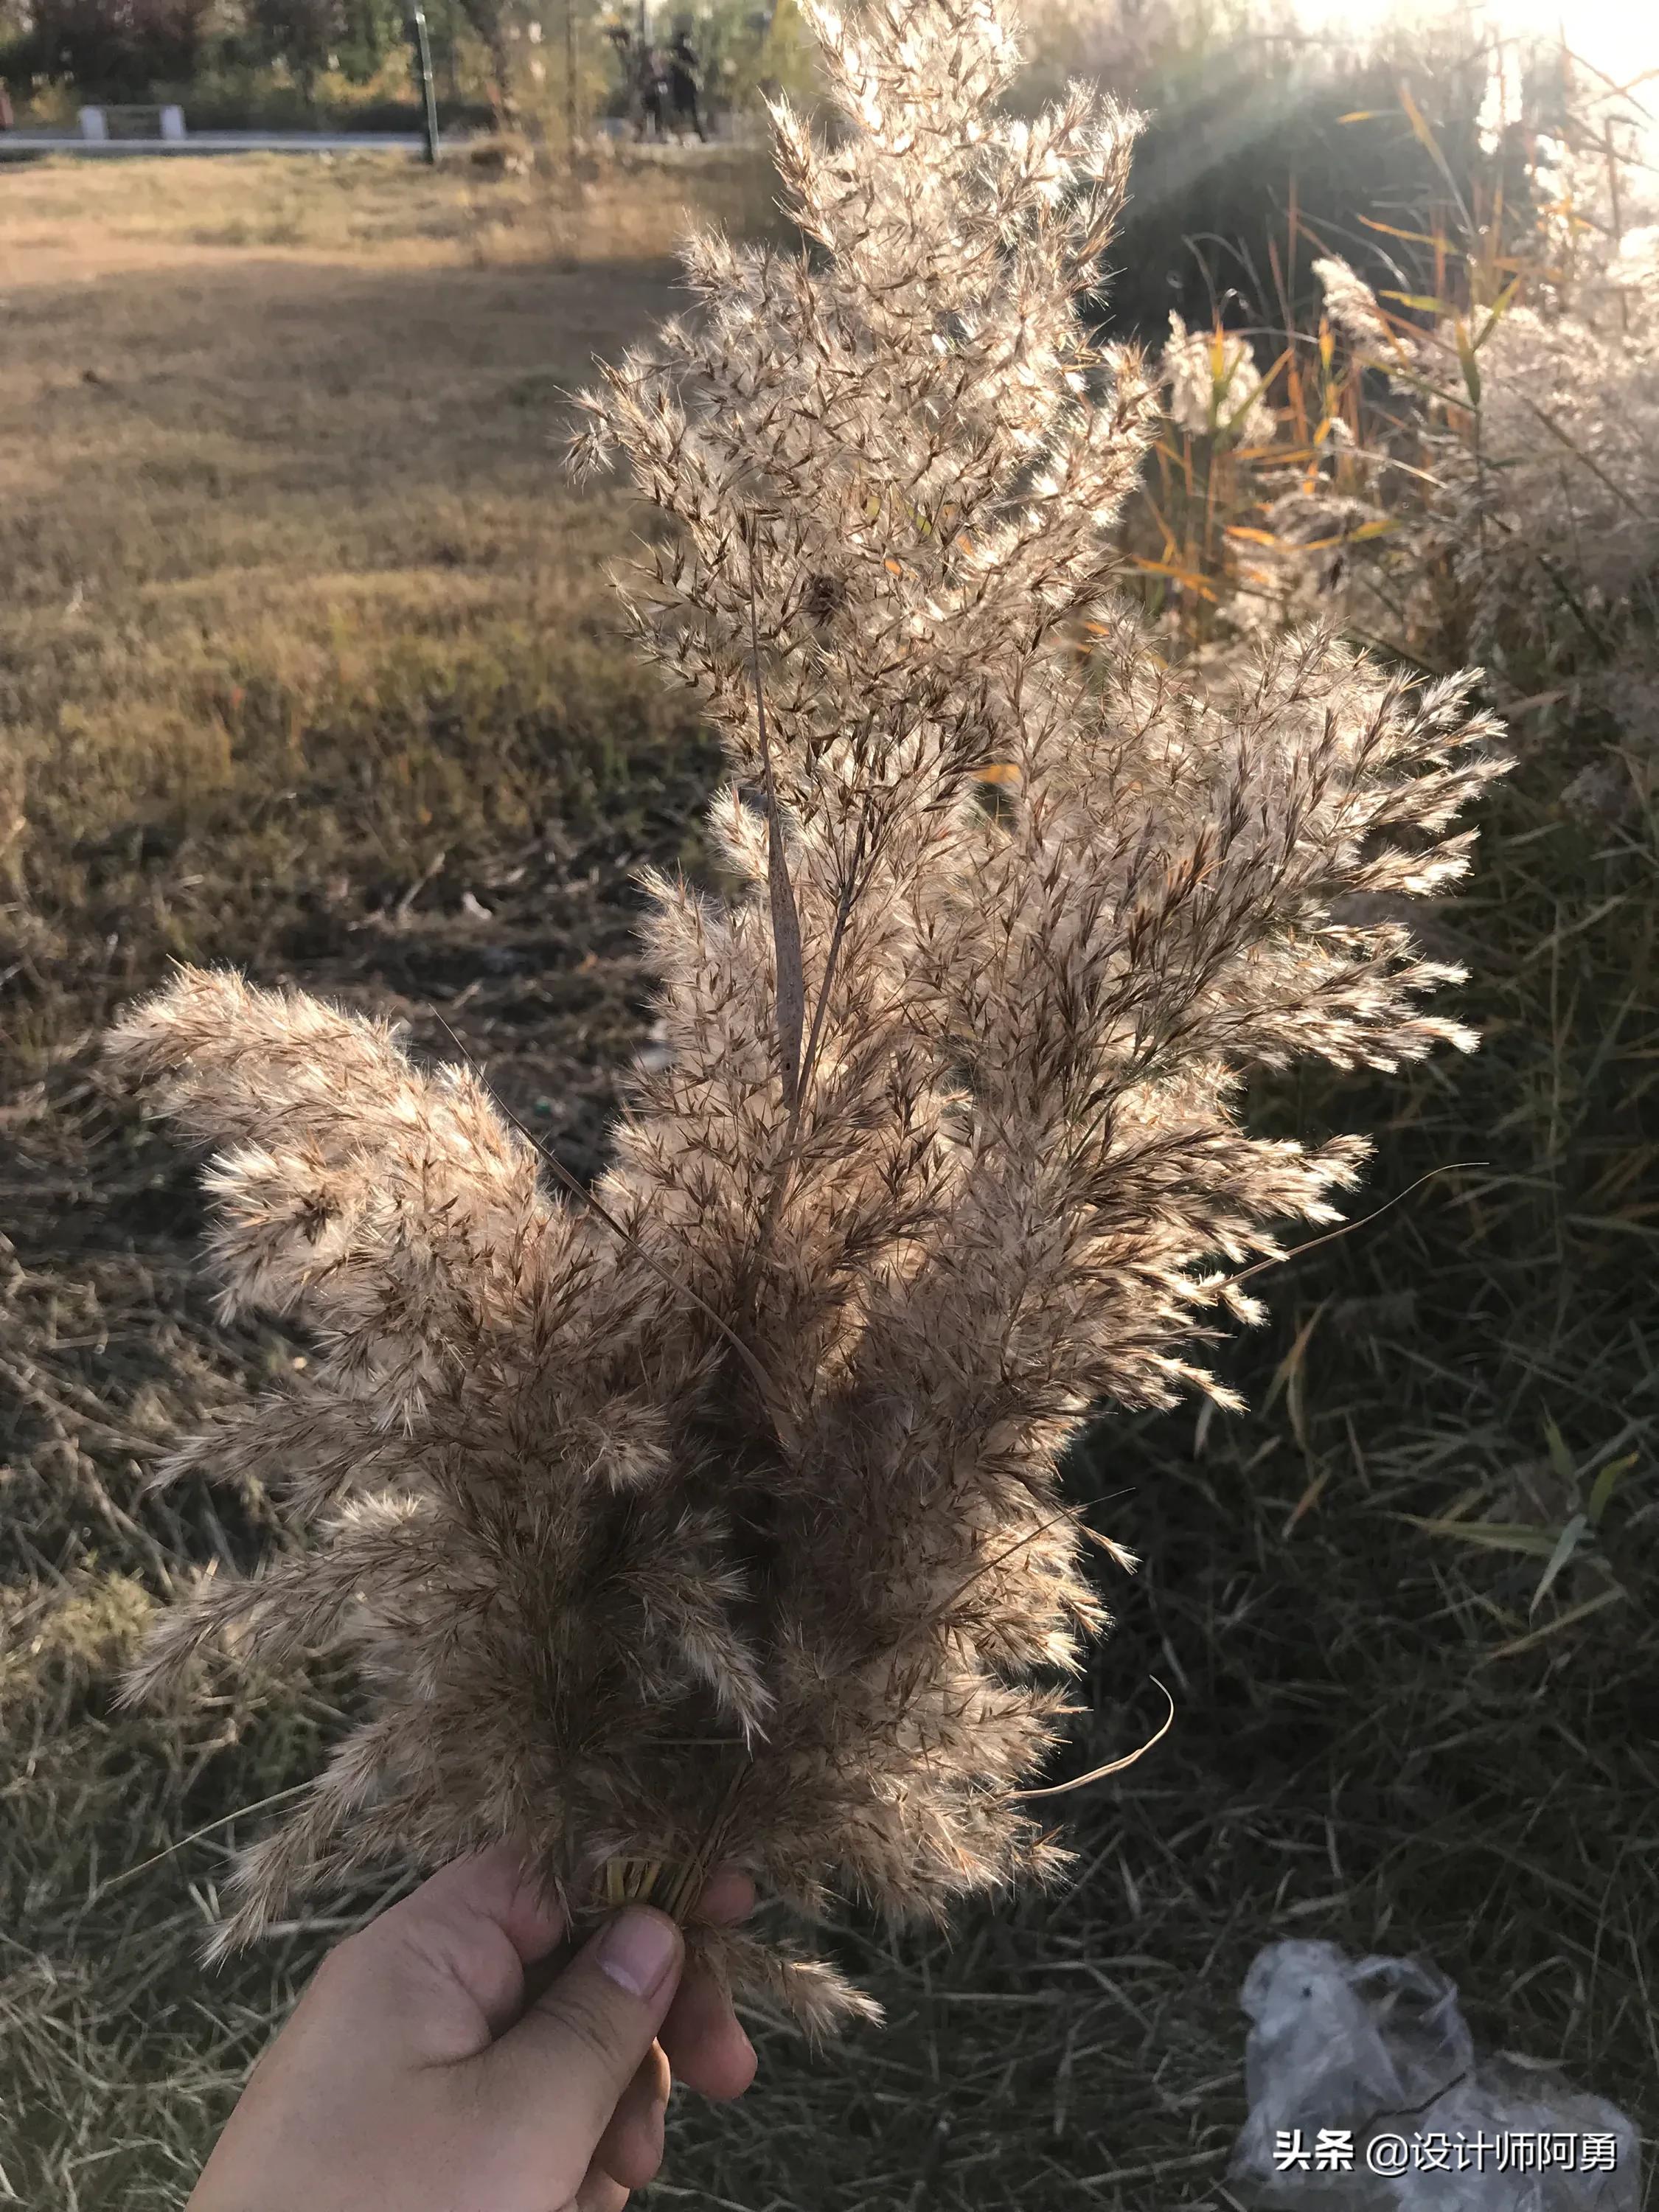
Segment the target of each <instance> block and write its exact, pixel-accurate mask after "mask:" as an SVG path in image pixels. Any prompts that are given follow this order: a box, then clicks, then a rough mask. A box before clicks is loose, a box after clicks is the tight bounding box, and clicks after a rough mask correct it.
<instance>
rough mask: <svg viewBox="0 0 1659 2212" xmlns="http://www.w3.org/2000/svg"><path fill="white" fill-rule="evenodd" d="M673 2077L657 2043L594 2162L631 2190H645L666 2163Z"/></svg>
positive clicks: (620, 2105) (626, 2094)
mask: <svg viewBox="0 0 1659 2212" xmlns="http://www.w3.org/2000/svg"><path fill="white" fill-rule="evenodd" d="M670 2086H671V2077H670V2075H669V2071H668V2059H667V2057H666V2055H665V2052H664V2051H663V2047H662V2045H661V2044H660V2043H653V2045H652V2046H651V2048H650V2050H649V2051H647V2052H646V2054H645V2057H643V2058H642V2059H641V2062H640V2069H639V2071H638V2073H637V2074H635V2076H634V2078H633V2080H632V2081H630V2082H629V2085H628V2087H627V2088H625V2089H624V2090H623V2093H622V2096H621V2098H620V2099H619V2100H618V2102H617V2109H616V2111H615V2112H613V2113H612V2114H611V2124H610V2126H609V2127H608V2128H607V2129H606V2130H605V2133H604V2134H603V2135H602V2136H600V2138H599V2148H598V2149H597V2150H596V2151H595V2152H594V2154H593V2162H594V2164H595V2165H596V2166H602V2167H603V2168H604V2169H605V2172H607V2173H609V2174H611V2175H614V2176H615V2178H616V2179H617V2180H618V2181H620V2182H622V2183H623V2184H624V2185H626V2186H627V2187H628V2188H629V2189H643V2188H644V2187H645V2186H646V2185H647V2183H648V2182H650V2181H652V2180H653V2179H654V2178H655V2176H656V2172H657V2168H658V2167H659V2166H660V2165H661V2164H662V2154H663V2134H664V2128H665V2124H666V2120H667V2117H668V2092H669V2087H670Z"/></svg>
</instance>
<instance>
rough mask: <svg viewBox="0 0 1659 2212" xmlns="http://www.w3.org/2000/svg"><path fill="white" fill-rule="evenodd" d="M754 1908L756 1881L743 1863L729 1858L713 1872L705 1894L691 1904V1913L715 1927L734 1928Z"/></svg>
mask: <svg viewBox="0 0 1659 2212" xmlns="http://www.w3.org/2000/svg"><path fill="white" fill-rule="evenodd" d="M754 1909H755V1885H754V1883H753V1882H752V1881H750V1878H749V1876H748V1875H746V1874H744V1871H743V1869H742V1868H741V1867H735V1866H733V1865H732V1864H731V1863H730V1862H729V1861H725V1862H723V1863H721V1864H720V1865H719V1866H717V1867H716V1868H715V1869H714V1872H713V1873H712V1874H711V1875H709V1877H708V1882H707V1883H706V1884H705V1886H704V1888H703V1892H702V1896H701V1897H699V1898H698V1899H697V1901H696V1905H693V1906H692V1908H691V1917H692V1919H693V1920H702V1921H707V1922H708V1924H709V1925H710V1926H711V1927H714V1928H730V1927H732V1925H733V1924H734V1923H736V1922H738V1921H739V1920H746V1919H747V1918H748V1917H749V1915H750V1913H751V1912H752V1911H754Z"/></svg>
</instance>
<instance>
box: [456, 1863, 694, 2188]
mask: <svg viewBox="0 0 1659 2212" xmlns="http://www.w3.org/2000/svg"><path fill="white" fill-rule="evenodd" d="M684 1962H685V1944H684V1938H683V1936H681V1934H680V1931H679V1929H678V1927H677V1926H676V1925H675V1923H673V1921H671V1919H670V1918H669V1917H668V1916H667V1914H666V1913H664V1912H656V1911H651V1910H649V1909H648V1908H647V1907H646V1906H643V1905H636V1906H631V1907H629V1910H628V1911H625V1912H619V1913H618V1914H617V1916H616V1917H615V1918H614V1919H612V1920H610V1921H608V1922H607V1923H605V1926H604V1927H603V1928H602V1929H599V1933H598V1934H597V1935H596V1936H593V1937H592V1939H591V1941H589V1942H587V1943H586V1944H585V1945H584V1946H583V1948H581V1949H580V1951H579V1952H578V1953H577V1954H576V1955H575V1957H574V1959H573V1960H571V1962H570V1964H569V1966H567V1967H566V1968H565V1970H564V1972H562V1974H560V1975H559V1976H558V1978H556V1980H555V1981H554V1982H552V1983H551V1984H550V1985H549V1987H548V1988H547V1990H545V1992H544V1994H543V1995H542V1996H539V1997H538V1998H537V1999H536V2001H535V2002H534V2003H533V2004H532V2005H531V2007H530V2008H529V2009H528V2010H527V2011H526V2013H525V2015H524V2016H523V2017H522V2019H520V2020H519V2021H516V2022H515V2023H514V2025H513V2027H510V2028H508V2030H507V2033H506V2034H505V2035H502V2036H501V2037H498V2039H496V2040H495V2042H494V2043H493V2044H491V2045H490V2046H489V2049H488V2050H487V2051H481V2052H480V2053H479V2055H478V2057H477V2059H476V2060H475V2061H474V2062H473V2063H474V2064H475V2066H476V2067H477V2075H478V2080H479V2083H480V2095H481V2101H482V2102H483V2104H484V2105H485V2106H486V2107H487V2108H488V2109H489V2111H490V2112H491V2113H492V2114H493V2116H494V2117H495V2119H496V2120H497V2122H498V2123H499V2124H500V2125H501V2126H502V2127H503V2128H504V2129H505V2130H507V2131H508V2132H509V2133H510V2135H512V2136H515V2137H517V2138H518V2139H519V2140H520V2142H523V2143H524V2146H525V2148H526V2151H527V2152H530V2153H531V2154H532V2155H534V2156H538V2157H539V2158H540V2159H541V2160H544V2164H543V2165H542V2166H541V2174H542V2178H543V2179H544V2180H550V2179H553V2177H554V2176H555V2175H557V2176H559V2177H561V2178H562V2179H565V2180H567V2181H568V2193H569V2194H570V2195H571V2196H573V2197H574V2194H575V2192H576V2190H577V2189H578V2187H579V2186H580V2183H581V2179H582V2177H583V2175H584V2174H585V2173H586V2171H587V2164H588V2160H590V2159H591V2158H592V2154H593V2153H594V2151H595V2149H596V2148H598V2146H599V2138H600V2136H603V2135H604V2133H605V2130H606V2129H607V2128H608V2127H609V2126H610V2124H611V2117H612V2115H613V2114H614V2113H615V2112H616V2109H617V2100H619V2099H620V2098H621V2096H622V2094H623V2091H624V2090H625V2089H626V2088H627V2087H628V2085H629V2082H630V2081H632V2080H633V2078H634V2076H635V2074H636V2073H637V2072H638V2071H639V2069H640V2064H641V2061H642V2060H643V2058H644V2057H645V2055H646V2053H647V2051H649V2050H650V2048H651V2045H652V2043H653V2040H654V2039H655V2036H656V2033H657V2030H658V2029H659V2027H661V2025H662V2022H663V2020H664V2018H665V2015H666V2014H667V2011H668V2008H669V2006H670V2004H671V2002H673V1997H674V1991H675V1990H676V1988H677V1987H678V1983H679V1978H680V1969H681V1967H682V1966H684ZM559 2201H562V2200H559Z"/></svg>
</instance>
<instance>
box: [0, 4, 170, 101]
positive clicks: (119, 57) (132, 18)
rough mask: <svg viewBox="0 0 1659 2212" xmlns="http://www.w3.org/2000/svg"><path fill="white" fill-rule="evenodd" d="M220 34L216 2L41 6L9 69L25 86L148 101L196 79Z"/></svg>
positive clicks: (8, 54) (15, 45)
mask: <svg viewBox="0 0 1659 2212" xmlns="http://www.w3.org/2000/svg"><path fill="white" fill-rule="evenodd" d="M19 12H20V15H21V10H20V11H19ZM213 27H214V0H33V5H32V7H31V8H30V9H29V10H28V20H27V23H25V24H21V25H20V27H19V29H18V30H17V32H16V33H15V35H14V37H13V38H12V40H10V41H9V43H8V44H7V46H5V49H4V58H3V67H4V70H5V72H6V74H7V75H8V76H10V77H12V78H13V79H15V80H17V81H19V82H27V81H28V80H30V79H32V78H37V77H46V78H52V77H57V78H66V79H68V80H69V81H70V82H72V83H73V84H74V85H76V87H77V88H78V89H79V90H80V91H81V93H82V94H84V95H85V96H86V97H87V98H88V99H89V100H142V99H143V98H144V97H145V95H146V94H148V93H149V88H150V87H151V85H152V84H155V83H169V84H172V83H177V82H179V81H180V80H181V79H184V78H187V77H189V76H191V75H193V73H194V72H195V70H196V69H197V64H198V63H199V62H200V60H201V58H202V56H203V53H204V50H205V48H206V46H207V44H208V42H209V38H210V33H211V31H212V29H213Z"/></svg>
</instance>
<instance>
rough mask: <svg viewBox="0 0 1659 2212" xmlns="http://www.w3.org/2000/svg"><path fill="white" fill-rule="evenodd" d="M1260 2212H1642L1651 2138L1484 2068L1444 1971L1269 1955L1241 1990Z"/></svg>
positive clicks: (1254, 2190) (1244, 2144) (1492, 2066)
mask: <svg viewBox="0 0 1659 2212" xmlns="http://www.w3.org/2000/svg"><path fill="white" fill-rule="evenodd" d="M1243 2006H1244V2009H1245V2011H1246V2012H1247V2013H1248V2014H1249V2016H1250V2019H1251V2021H1252V2022H1253V2026H1252V2027H1251V2029H1250V2033H1249V2040H1248V2042H1247V2044H1246V2045H1245V2054H1244V2087H1245V2091H1246V2093H1247V2095H1248V2096H1249V2103H1250V2116H1249V2119H1248V2121H1247V2122H1246V2123H1245V2125H1244V2130H1243V2133H1242V2134H1241V2135H1240V2136H1239V2139H1238V2142H1237V2146H1236V2148H1235V2149H1234V2152H1233V2160H1232V2166H1231V2171H1230V2172H1229V2176H1228V2185H1229V2187H1230V2188H1231V2190H1232V2191H1234V2192H1235V2193H1236V2194H1237V2197H1238V2198H1239V2201H1240V2202H1241V2203H1244V2204H1247V2205H1249V2206H1251V2207H1254V2208H1257V2212H1280V2209H1281V2208H1283V2212H1316V2208H1317V2212H1323V2209H1324V2208H1327V2207H1328V2208H1329V2212H1637V2207H1638V2203H1639V2202H1640V2197H1641V2190H1640V2174H1639V2171H1638V2167H1639V2162H1640V2138H1639V2137H1638V2134H1637V2131H1636V2129H1635V2128H1634V2126H1633V2125H1632V2123H1631V2121H1630V2120H1629V2119H1627V2118H1626V2116H1625V2114H1624V2113H1623V2112H1620V2111H1619V2109H1618V2108H1617V2106H1613V2105H1610V2104H1608V2103H1607V2100H1605V2099H1604V2098H1601V2097H1590V2096H1583V2095H1581V2094H1579V2093H1577V2092H1576V2091H1574V2090H1572V2089H1571V2088H1569V2087H1567V2086H1566V2084H1565V2082H1564V2081H1562V2080H1561V2079H1560V2077H1559V2075H1557V2074H1555V2073H1554V2072H1553V2070H1549V2069H1536V2070H1534V2069H1533V2068H1532V2067H1530V2066H1525V2067H1522V2066H1520V2065H1517V2064H1516V2063H1515V2062H1514V2061H1513V2060H1505V2059H1497V2058H1484V2057H1477V2055H1476V2053H1475V2050H1474V2042H1473V2039H1471V2037H1470V2034H1469V2031H1468V2027H1466V2026H1465V2024H1464V2021H1463V2015H1462V2012H1461V2011H1460V2010H1459V2009H1458V2003H1457V1990H1456V1988H1455V1985H1454V1984H1452V1983H1451V1982H1449V1980H1448V1979H1447V1978H1446V1977H1445V1975H1444V1974H1443V1973H1441V1972H1438V1970H1437V1968H1435V1967H1433V1966H1423V1965H1419V1964H1417V1963H1414V1962H1413V1961H1411V1960H1405V1959H1383V1958H1369V1959H1360V1960H1350V1959H1348V1958H1346V1956H1345V1955H1344V1954H1343V1953H1342V1952H1340V1950H1338V1948H1336V1946H1335V1945H1334V1943H1316V1942H1286V1943H1270V1944H1269V1945H1268V1946H1267V1949H1266V1950H1264V1951H1261V1952H1260V1953H1258V1954H1257V1956H1256V1958H1255V1962H1254V1964H1253V1965H1252V1966H1251V1967H1250V1971H1249V1973H1248V1974H1247V1975H1246V1977H1245V1979H1244V1988H1243Z"/></svg>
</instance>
